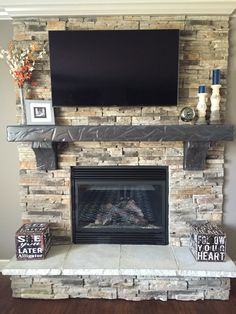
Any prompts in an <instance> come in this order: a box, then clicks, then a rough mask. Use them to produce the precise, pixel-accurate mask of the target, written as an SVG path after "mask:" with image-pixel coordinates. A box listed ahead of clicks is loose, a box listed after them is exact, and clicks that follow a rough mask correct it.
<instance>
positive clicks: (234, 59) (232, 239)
mask: <svg viewBox="0 0 236 314" xmlns="http://www.w3.org/2000/svg"><path fill="white" fill-rule="evenodd" d="M229 40H230V51H229V55H230V57H229V65H228V75H229V87H228V96H227V100H228V103H227V122H228V123H231V124H234V125H235V127H236V17H234V18H232V19H231V21H230V38H229ZM225 160H226V163H225V168H226V169H225V174H226V180H225V202H224V226H225V230H226V234H227V252H228V254H229V255H230V256H231V257H232V258H233V259H234V260H236V139H235V140H234V142H228V143H227V146H226V154H225Z"/></svg>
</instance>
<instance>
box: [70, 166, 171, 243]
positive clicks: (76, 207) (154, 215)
mask: <svg viewBox="0 0 236 314" xmlns="http://www.w3.org/2000/svg"><path fill="white" fill-rule="evenodd" d="M157 169H158V171H157ZM166 171H167V169H166V168H165V167H158V168H157V167H88V168H85V167H74V168H72V205H73V212H72V213H73V239H74V242H75V243H119V244H134V243H136V244H167V242H168V240H167V235H168V230H167V214H168V210H167V176H166Z"/></svg>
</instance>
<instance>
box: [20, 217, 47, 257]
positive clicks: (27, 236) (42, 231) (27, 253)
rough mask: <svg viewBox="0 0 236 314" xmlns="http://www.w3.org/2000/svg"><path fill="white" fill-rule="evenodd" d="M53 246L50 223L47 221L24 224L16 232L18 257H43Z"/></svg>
mask: <svg viewBox="0 0 236 314" xmlns="http://www.w3.org/2000/svg"><path fill="white" fill-rule="evenodd" d="M50 246H51V235H50V231H49V225H48V224H46V223H32V224H24V225H23V226H21V227H20V229H19V230H17V232H16V258H17V259H18V260H25V259H31V260H32V259H43V258H45V257H46V255H47V253H48V251H49V248H50Z"/></svg>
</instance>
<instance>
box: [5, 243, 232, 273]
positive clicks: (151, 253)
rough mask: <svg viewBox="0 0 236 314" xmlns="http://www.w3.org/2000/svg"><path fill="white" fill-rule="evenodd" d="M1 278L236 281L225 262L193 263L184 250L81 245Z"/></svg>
mask: <svg viewBox="0 0 236 314" xmlns="http://www.w3.org/2000/svg"><path fill="white" fill-rule="evenodd" d="M2 273H3V275H12V276H17V275H22V276H58V275H66V276H73V275H95V276H102V275H103V276H104V275H107V276H117V275H131V276H163V277H165V276H166V277H172V276H183V277H184V276H185V277H187V276H191V277H218V278H219V277H224V278H226V277H231V278H234V277H236V266H235V264H234V263H233V261H232V260H231V259H230V258H229V257H228V256H227V257H226V260H225V262H196V261H195V259H194V257H193V256H192V254H191V252H190V251H189V248H188V247H171V246H158V245H118V244H117V245H116V244H86V245H85V244H84V245H68V246H66V245H62V246H54V247H52V248H51V250H50V252H49V254H48V256H47V258H46V259H45V260H38V261H17V260H16V258H15V257H14V258H13V259H12V260H11V261H10V262H9V263H8V264H7V265H6V266H5V268H4V269H3V270H2Z"/></svg>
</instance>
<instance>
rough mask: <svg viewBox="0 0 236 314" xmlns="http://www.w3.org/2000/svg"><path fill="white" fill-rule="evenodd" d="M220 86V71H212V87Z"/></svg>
mask: <svg viewBox="0 0 236 314" xmlns="http://www.w3.org/2000/svg"><path fill="white" fill-rule="evenodd" d="M219 84H220V69H213V71H212V85H219Z"/></svg>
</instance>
